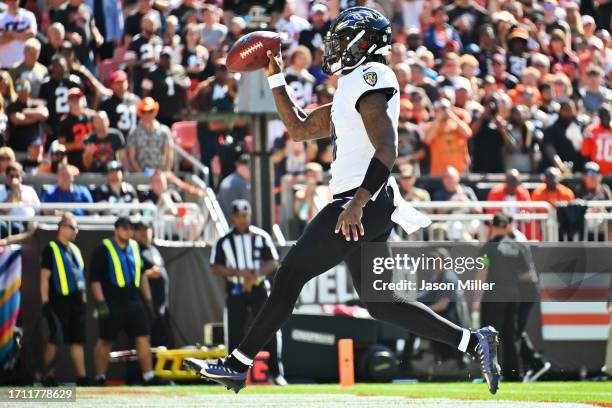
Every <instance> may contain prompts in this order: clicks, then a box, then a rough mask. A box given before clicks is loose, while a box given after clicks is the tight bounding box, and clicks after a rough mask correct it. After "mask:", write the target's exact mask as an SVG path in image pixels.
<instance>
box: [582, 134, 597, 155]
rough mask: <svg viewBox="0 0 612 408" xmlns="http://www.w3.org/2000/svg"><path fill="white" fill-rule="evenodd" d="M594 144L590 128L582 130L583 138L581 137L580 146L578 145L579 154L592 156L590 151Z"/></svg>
mask: <svg viewBox="0 0 612 408" xmlns="http://www.w3.org/2000/svg"><path fill="white" fill-rule="evenodd" d="M594 146H595V138H594V136H593V132H592V131H591V129H589V128H587V129H586V131H585V132H584V138H583V139H582V146H580V154H581V155H583V156H586V157H589V158H591V157H593V155H592V153H591V152H593V150H594V149H593V148H594Z"/></svg>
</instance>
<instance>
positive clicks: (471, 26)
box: [0, 0, 612, 223]
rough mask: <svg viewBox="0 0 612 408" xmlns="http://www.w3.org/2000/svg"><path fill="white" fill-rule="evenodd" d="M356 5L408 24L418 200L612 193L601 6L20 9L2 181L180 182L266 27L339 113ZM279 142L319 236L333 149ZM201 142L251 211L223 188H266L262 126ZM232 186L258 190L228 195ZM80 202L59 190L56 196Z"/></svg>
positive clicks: (402, 63)
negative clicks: (12, 166)
mask: <svg viewBox="0 0 612 408" xmlns="http://www.w3.org/2000/svg"><path fill="white" fill-rule="evenodd" d="M353 5H368V6H371V7H375V8H378V9H380V10H381V11H383V12H384V14H385V15H387V16H388V17H389V19H390V21H392V24H393V31H394V39H395V43H394V44H393V46H392V49H391V53H390V55H389V62H390V64H391V66H392V68H393V70H394V71H395V72H396V74H397V77H398V80H399V84H400V98H401V113H400V125H399V129H398V132H399V157H398V159H397V163H396V164H397V166H396V169H395V170H396V172H397V173H398V174H400V178H401V179H402V183H401V184H402V186H403V187H404V188H405V190H406V194H408V195H409V196H410V197H411V198H413V199H416V200H430V199H432V198H433V200H443V201H446V200H458V201H465V200H475V199H476V195H474V194H473V193H474V192H473V191H470V190H469V189H468V188H465V187H462V186H461V185H460V184H459V183H457V181H456V180H458V178H459V177H461V176H464V175H467V174H471V173H478V174H479V173H505V172H510V173H512V174H515V176H516V177H515V178H517V180H519V181H520V178H521V176H524V175H529V174H536V175H537V174H544V173H546V174H547V175H551V176H550V177H547V179H555V180H557V183H552V182H550V183H545V184H544V186H543V187H542V188H539V189H536V190H534V191H532V192H531V193H529V192H527V193H525V191H523V190H520V189H519V190H518V191H519V192H520V194H518V193H515V191H514V190H515V188H514V187H515V186H507V187H504V186H505V185H506V184H504V186H499V187H498V188H497V189H494V191H491V192H490V197H488V198H495V199H512V198H514V199H517V200H534V199H538V200H544V201H549V202H551V203H552V204H554V203H555V202H556V201H563V200H567V199H572V198H574V197H575V196H579V197H585V198H589V199H610V198H612V194H611V193H610V190H609V188H607V187H606V185H605V184H602V183H601V176H605V175H607V174H609V173H611V172H612V135H611V131H610V122H611V117H610V112H611V108H610V101H611V100H612V90H611V89H610V85H611V84H612V57H611V55H612V50H611V48H612V39H611V38H610V32H609V30H610V13H611V9H612V3H610V2H605V1H604V2H602V1H599V2H597V1H587V0H583V1H572V0H559V1H558V0H545V1H543V2H536V1H533V0H522V1H501V0H500V1H482V0H455V1H439V0H435V1H423V0H410V1H392V0H380V1H371V0H367V1H346V0H342V1H336V0H330V1H318V0H317V1H307V0H287V1H281V0H277V1H260V2H242V3H240V2H235V1H225V2H222V1H202V0H182V1H181V0H174V1H172V0H171V1H167V0H137V1H133V0H126V1H125V2H117V1H112V0H87V1H85V0H69V1H65V2H62V1H59V0H54V1H45V2H35V1H21V2H20V1H18V0H8V1H6V2H5V3H2V8H3V10H2V11H1V13H0V68H1V69H2V71H0V78H1V79H2V80H1V81H0V107H1V109H0V135H1V136H2V137H0V143H2V144H4V145H5V147H2V148H1V150H0V170H2V172H3V173H5V172H6V169H7V164H8V163H9V162H11V161H18V162H20V163H21V165H22V167H23V170H24V172H25V173H29V174H40V173H61V171H60V170H62V169H66V172H67V173H70V174H71V175H72V176H74V175H75V174H76V173H77V172H79V171H80V172H104V171H105V170H106V168H107V165H108V163H109V162H111V161H115V160H116V161H119V162H120V163H121V166H122V168H123V169H125V170H126V171H129V172H143V171H144V172H153V171H158V172H168V171H170V170H171V169H172V168H173V164H174V157H173V152H172V148H171V142H172V138H173V131H172V130H171V128H172V127H173V124H174V123H176V122H178V121H181V120H184V119H185V118H187V117H188V114H199V113H200V114H201V113H232V112H235V110H236V100H237V96H238V94H239V93H240V89H239V86H238V84H239V82H240V74H236V73H231V72H229V71H228V70H227V68H226V66H225V57H226V55H227V52H228V50H229V48H230V47H231V45H232V44H233V42H234V41H235V40H236V39H237V38H239V37H240V36H241V35H243V34H244V33H246V32H248V31H252V30H254V29H259V28H262V27H263V28H266V29H272V30H276V31H278V32H280V33H281V35H282V54H283V57H284V60H285V67H286V70H285V76H286V81H287V83H288V85H289V86H290V87H291V89H292V94H293V96H294V98H295V99H296V100H297V101H298V102H299V104H300V105H301V106H303V107H304V108H306V109H310V108H313V107H315V106H317V105H320V104H324V103H328V102H330V101H331V99H332V98H333V95H334V90H335V84H336V81H337V78H335V77H327V76H326V75H325V74H324V73H323V72H322V69H321V63H322V54H323V39H324V36H325V33H326V31H327V29H328V27H329V24H330V21H331V20H332V19H333V18H334V17H335V16H336V15H337V14H338V12H339V11H340V10H341V9H343V8H346V7H348V6H353ZM196 117H197V116H196ZM270 129H271V132H270V133H271V134H270V137H271V142H270V146H269V147H270V149H271V153H272V161H273V163H274V170H275V176H274V181H275V186H276V187H277V191H279V187H280V185H281V179H282V177H283V176H286V175H290V176H298V175H299V176H305V177H304V180H305V183H304V184H303V185H302V184H300V185H296V187H295V188H294V190H295V198H294V202H295V204H294V214H293V215H294V216H295V217H296V218H298V219H299V220H301V222H304V223H305V222H307V221H308V220H309V219H310V218H312V217H313V216H314V214H315V213H316V211H315V210H314V209H315V207H316V205H315V203H316V202H317V201H321V200H323V201H325V200H327V199H328V196H329V192H328V191H326V189H325V188H324V186H322V184H324V182H323V180H325V177H324V173H325V171H327V170H328V169H329V167H330V163H331V161H332V160H333V142H332V141H331V140H330V139H321V140H317V141H313V142H309V143H302V142H292V141H291V140H290V138H289V137H288V135H287V133H286V131H285V129H284V127H283V126H282V124H281V125H278V126H270ZM197 133H198V140H199V145H200V151H201V160H202V162H203V164H204V165H206V166H209V167H210V168H212V169H214V170H215V173H217V174H218V175H219V176H220V179H219V183H218V188H219V189H221V190H222V191H221V192H220V196H228V197H231V198H232V199H234V198H242V197H241V196H240V194H239V193H237V192H235V191H230V192H226V191H223V190H227V189H230V190H231V189H235V188H239V189H241V190H244V189H245V186H247V187H248V184H249V182H250V180H249V179H250V173H249V172H247V171H238V172H236V163H238V164H239V166H238V167H240V164H241V163H243V161H241V160H239V157H240V155H241V153H244V152H248V151H249V149H251V148H252V146H251V145H252V142H251V141H250V140H252V139H250V136H249V134H250V133H251V132H250V129H249V126H248V124H247V123H245V122H242V121H240V120H236V119H233V120H228V119H224V118H221V119H214V120H213V119H210V120H200V122H199V123H198V127H197ZM60 163H62V165H60ZM64 164H65V165H66V166H64ZM247 173H249V174H247ZM230 174H232V175H233V176H234V177H233V178H234V179H240V178H242V179H243V180H242V182H236V180H233V182H231V183H230V182H226V183H223V182H221V180H222V179H223V178H225V177H226V176H228V175H230ZM573 174H585V188H583V189H582V190H580V191H571V190H568V189H566V188H565V187H564V186H563V185H562V184H560V183H558V180H559V179H560V178H562V177H563V176H570V175H573ZM422 175H430V176H435V177H441V178H442V180H443V183H442V184H443V188H442V189H440V190H439V191H431V189H430V191H429V192H426V191H420V190H414V191H413V190H412V184H413V183H414V179H415V178H416V177H419V176H422ZM58 178H62V176H61V175H60V174H58ZM410 179H412V180H410ZM295 180H297V178H296V179H295ZM300 180H302V178H301V177H300ZM9 186H10V184H8V183H7V187H6V188H7V189H8V190H10V187H9ZM236 186H238V187H236ZM61 188H62V187H61V183H59V189H60V190H61ZM15 191H17V190H15ZM60 192H61V191H60ZM247 192H248V191H247ZM29 195H31V194H29ZM126 195H127V196H131V193H130V194H126ZM4 196H5V197H6V199H9V200H13V201H14V200H16V199H19V197H22V195H21V194H17V193H15V194H7V193H6V192H5V193H4ZM76 196H79V197H81V196H80V194H72V193H70V194H54V193H53V192H49V193H42V192H41V201H43V202H44V201H48V200H55V201H58V200H59V201H62V200H64V199H70V200H71V199H75V200H76V198H75V197H76ZM96 196H97V197H100V195H96V194H94V197H96ZM66 197H69V198H66ZM94 197H91V194H83V196H82V197H81V198H82V199H83V200H85V201H91V200H92V199H93V198H94ZM37 198H38V197H37ZM77 198H78V197H77ZM81 198H79V200H80V199H81ZM485 198H487V197H485ZM31 199H32V200H34V198H33V197H31ZM126 199H127V200H128V201H129V200H130V198H129V197H127V198H126ZM481 199H482V197H481ZM121 200H122V198H121V195H119V201H121ZM229 202H231V201H228V203H221V204H222V207H228V205H229ZM474 211H478V209H477V208H475V209H474ZM228 218H229V216H228Z"/></svg>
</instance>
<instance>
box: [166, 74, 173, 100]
mask: <svg viewBox="0 0 612 408" xmlns="http://www.w3.org/2000/svg"><path fill="white" fill-rule="evenodd" d="M166 85H167V86H168V96H174V79H172V78H171V77H166Z"/></svg>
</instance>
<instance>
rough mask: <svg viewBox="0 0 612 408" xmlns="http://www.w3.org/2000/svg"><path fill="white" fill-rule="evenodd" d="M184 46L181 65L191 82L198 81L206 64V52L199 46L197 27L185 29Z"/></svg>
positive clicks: (192, 25)
mask: <svg viewBox="0 0 612 408" xmlns="http://www.w3.org/2000/svg"><path fill="white" fill-rule="evenodd" d="M184 33H185V44H184V45H183V48H182V49H181V65H182V66H183V67H185V71H186V72H187V75H189V78H191V79H192V80H200V79H201V74H202V71H204V68H206V64H207V63H208V56H209V54H208V50H206V48H205V47H204V46H203V45H202V44H200V39H201V33H200V30H199V29H198V26H197V25H195V24H189V25H188V26H187V27H185V30H184Z"/></svg>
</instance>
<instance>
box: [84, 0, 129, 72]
mask: <svg viewBox="0 0 612 408" xmlns="http://www.w3.org/2000/svg"><path fill="white" fill-rule="evenodd" d="M87 5H88V6H89V8H90V9H91V10H92V11H93V19H94V21H95V24H96V27H97V29H98V31H99V32H100V36H101V37H102V39H103V42H102V45H99V48H98V56H99V57H100V60H105V59H109V58H113V57H114V55H115V47H116V46H117V45H120V44H121V43H122V41H123V13H122V12H121V8H122V7H121V6H122V4H121V2H119V1H116V0H87Z"/></svg>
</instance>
